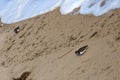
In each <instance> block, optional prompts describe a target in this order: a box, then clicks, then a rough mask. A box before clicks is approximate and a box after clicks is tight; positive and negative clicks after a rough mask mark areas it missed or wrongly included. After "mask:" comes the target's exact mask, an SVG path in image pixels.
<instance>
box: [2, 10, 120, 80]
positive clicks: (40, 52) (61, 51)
mask: <svg viewBox="0 0 120 80" xmlns="http://www.w3.org/2000/svg"><path fill="white" fill-rule="evenodd" d="M119 13H120V10H119V9H118V10H114V11H111V12H109V13H106V14H104V15H102V16H100V17H95V16H92V15H75V16H71V15H64V16H63V15H61V14H60V13H59V11H58V10H55V11H53V12H50V13H47V14H44V15H42V16H36V17H34V18H31V19H28V20H25V21H22V22H18V23H15V24H11V25H7V24H4V25H3V26H0V80H15V79H17V80H119V79H120V69H119V67H120V62H119V61H120V14H119ZM17 25H19V26H20V32H19V33H18V34H15V33H14V28H15V26H17ZM85 45H88V50H87V51H86V52H85V54H84V55H82V56H77V55H75V51H76V50H78V49H79V48H80V47H83V46H85ZM25 72H29V73H30V74H27V73H25ZM13 78H14V79H13Z"/></svg>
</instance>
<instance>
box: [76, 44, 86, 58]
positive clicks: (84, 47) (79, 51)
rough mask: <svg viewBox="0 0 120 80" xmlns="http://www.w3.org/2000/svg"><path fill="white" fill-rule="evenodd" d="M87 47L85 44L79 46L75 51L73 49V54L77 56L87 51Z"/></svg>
mask: <svg viewBox="0 0 120 80" xmlns="http://www.w3.org/2000/svg"><path fill="white" fill-rule="evenodd" d="M87 49H88V45H85V46H83V47H81V48H79V49H78V50H77V51H75V54H76V55H78V56H81V55H83V54H84V53H85V52H86V51H87Z"/></svg>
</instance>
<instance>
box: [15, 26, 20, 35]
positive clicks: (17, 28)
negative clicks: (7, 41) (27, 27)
mask: <svg viewBox="0 0 120 80" xmlns="http://www.w3.org/2000/svg"><path fill="white" fill-rule="evenodd" d="M14 32H15V33H16V34H17V33H19V32H20V27H19V26H17V27H16V28H15V29H14Z"/></svg>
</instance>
